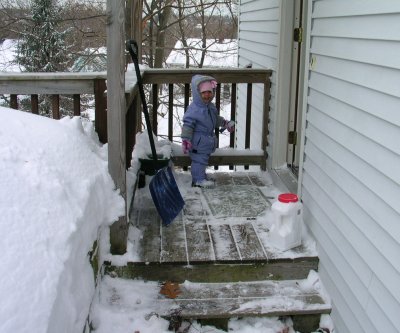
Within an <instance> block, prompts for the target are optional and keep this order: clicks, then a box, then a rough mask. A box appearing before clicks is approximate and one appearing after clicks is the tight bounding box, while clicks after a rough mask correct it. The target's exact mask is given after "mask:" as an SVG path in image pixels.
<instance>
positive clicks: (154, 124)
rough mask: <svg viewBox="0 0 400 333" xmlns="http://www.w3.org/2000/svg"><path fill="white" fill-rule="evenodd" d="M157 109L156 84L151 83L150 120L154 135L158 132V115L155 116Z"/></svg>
mask: <svg viewBox="0 0 400 333" xmlns="http://www.w3.org/2000/svg"><path fill="white" fill-rule="evenodd" d="M157 109H158V85H157V84H153V107H152V112H151V120H152V124H151V125H152V127H153V128H152V130H153V133H154V134H155V135H157V134H158V119H157V118H158V116H157Z"/></svg>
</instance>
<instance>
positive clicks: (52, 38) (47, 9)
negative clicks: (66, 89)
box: [16, 0, 68, 72]
mask: <svg viewBox="0 0 400 333" xmlns="http://www.w3.org/2000/svg"><path fill="white" fill-rule="evenodd" d="M30 8H31V12H32V15H31V17H30V19H28V20H27V21H26V23H25V24H26V26H25V27H24V32H23V34H22V38H21V39H20V41H19V43H18V53H17V57H16V62H17V63H18V64H19V65H21V66H23V67H24V68H25V71H27V72H57V71H63V70H65V69H66V68H67V64H68V52H67V47H66V44H65V36H66V33H67V32H66V31H64V32H60V31H58V30H57V28H58V25H59V23H60V11H59V8H58V6H57V5H56V0H31V2H30Z"/></svg>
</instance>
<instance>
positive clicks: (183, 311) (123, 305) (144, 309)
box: [100, 276, 331, 319]
mask: <svg viewBox="0 0 400 333" xmlns="http://www.w3.org/2000/svg"><path fill="white" fill-rule="evenodd" d="M177 286H178V289H177V290H178V291H176V290H175V291H173V292H172V297H175V296H176V298H168V297H166V296H164V295H163V294H162V293H161V292H160V291H161V288H162V285H160V284H159V283H157V282H154V281H147V282H145V281H143V280H124V279H120V278H111V277H109V276H105V277H104V279H103V281H102V282H101V290H100V303H101V304H104V306H105V307H112V308H113V310H112V311H113V312H121V313H135V312H138V311H140V312H141V313H143V314H144V316H152V315H156V316H162V317H180V318H183V319H210V318H231V317H246V316H252V317H253V316H299V315H310V314H318V315H319V314H326V313H330V311H331V305H330V304H329V301H328V300H326V299H325V297H324V295H323V293H321V292H320V291H319V290H318V287H317V286H312V287H310V286H309V283H308V281H307V280H288V281H257V282H236V283H192V282H188V281H186V282H184V283H182V284H179V285H177ZM171 290H172V289H171Z"/></svg>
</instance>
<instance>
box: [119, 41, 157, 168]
mask: <svg viewBox="0 0 400 333" xmlns="http://www.w3.org/2000/svg"><path fill="white" fill-rule="evenodd" d="M126 48H127V50H128V51H129V54H130V55H131V57H132V61H133V65H134V66H135V72H136V77H137V84H138V87H139V94H140V99H141V100H142V106H143V113H144V119H145V120H146V127H147V132H148V134H149V142H150V147H151V153H152V155H153V160H154V169H155V171H157V153H156V147H155V145H154V138H153V131H152V129H151V124H150V115H149V110H148V108H147V103H146V96H145V94H144V89H143V80H142V75H141V74H140V69H139V59H138V50H139V47H138V44H137V43H136V41H135V40H133V39H130V40H127V41H126Z"/></svg>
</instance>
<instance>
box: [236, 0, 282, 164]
mask: <svg viewBox="0 0 400 333" xmlns="http://www.w3.org/2000/svg"><path fill="white" fill-rule="evenodd" d="M279 5H280V1H277V0H268V1H266V0H253V1H249V0H247V1H246V0H242V1H241V4H240V15H239V67H245V66H247V65H249V64H252V67H253V68H268V69H272V70H273V75H272V77H271V81H272V86H271V100H270V107H271V113H270V115H272V114H273V112H274V108H275V92H276V78H275V76H276V68H277V57H278V51H277V50H278V43H279V35H278V32H279V29H280V22H279V16H280V8H279ZM238 91H239V92H238V108H237V110H238V112H237V130H238V139H237V147H238V148H244V133H245V116H246V112H245V110H246V93H247V86H246V85H241V86H240V87H239V90H238ZM263 94H264V91H263V87H262V86H261V85H253V94H252V100H253V103H252V119H251V121H252V133H251V138H250V148H252V149H260V147H261V139H262V138H261V133H262V100H263ZM271 121H272V122H273V117H272V119H271ZM270 129H271V126H270ZM271 138H273V135H270V136H269V140H271ZM269 147H271V143H270V144H269ZM268 154H269V155H270V156H271V151H270V149H268Z"/></svg>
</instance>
